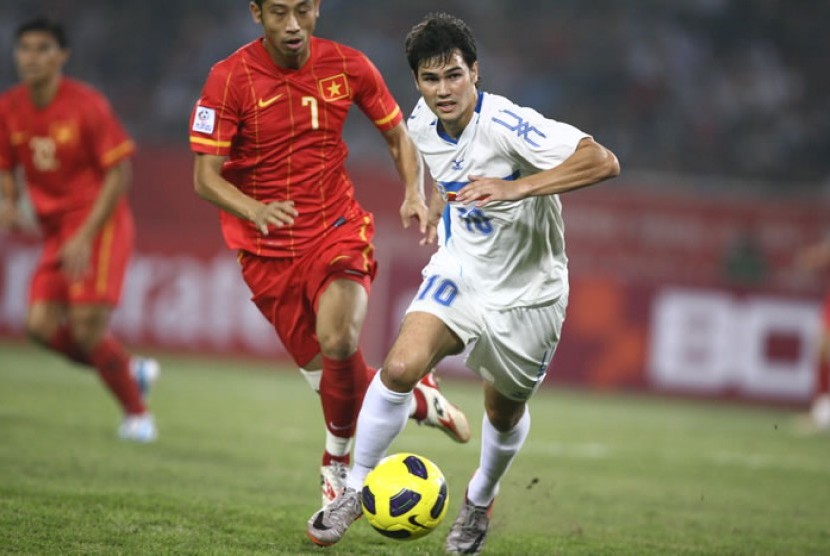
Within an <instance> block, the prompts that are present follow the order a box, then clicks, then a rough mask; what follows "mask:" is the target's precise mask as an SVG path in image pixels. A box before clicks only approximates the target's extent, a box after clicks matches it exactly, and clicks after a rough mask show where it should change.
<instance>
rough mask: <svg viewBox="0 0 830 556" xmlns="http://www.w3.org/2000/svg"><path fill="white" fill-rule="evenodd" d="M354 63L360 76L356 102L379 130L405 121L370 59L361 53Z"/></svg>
mask: <svg viewBox="0 0 830 556" xmlns="http://www.w3.org/2000/svg"><path fill="white" fill-rule="evenodd" d="M354 61H355V64H356V65H357V74H358V76H359V79H358V90H357V92H356V93H355V102H356V103H357V105H358V106H359V107H360V109H361V110H363V113H364V114H366V116H367V117H368V118H369V119H370V120H372V122H373V123H374V124H375V127H377V128H378V130H380V131H386V130H389V129H392V128H393V127H395V126H396V125H398V124H399V123H400V122H401V120H403V114H402V113H401V109H400V107H399V106H398V103H397V102H396V101H395V98H394V97H393V96H392V93H391V92H389V88H388V87H387V86H386V82H385V81H384V80H383V77H382V76H381V75H380V72H379V71H378V69H377V68H376V67H375V65H374V64H373V63H372V62H371V60H369V58H367V57H366V56H365V55H364V54H362V53H361V54H358V55H357V56H356V58H355V59H354Z"/></svg>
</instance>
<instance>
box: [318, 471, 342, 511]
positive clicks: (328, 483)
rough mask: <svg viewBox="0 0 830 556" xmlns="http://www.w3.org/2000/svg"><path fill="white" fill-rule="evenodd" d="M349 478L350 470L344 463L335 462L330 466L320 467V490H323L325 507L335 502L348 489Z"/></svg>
mask: <svg viewBox="0 0 830 556" xmlns="http://www.w3.org/2000/svg"><path fill="white" fill-rule="evenodd" d="M348 477H349V468H348V467H347V466H346V464H344V463H340V462H339V461H333V462H331V463H330V464H329V465H323V466H321V467H320V489H321V490H322V500H323V506H326V505H327V504H329V503H330V502H333V501H334V499H335V498H337V497H338V496H340V493H341V492H343V489H344V488H346V479H347V478H348Z"/></svg>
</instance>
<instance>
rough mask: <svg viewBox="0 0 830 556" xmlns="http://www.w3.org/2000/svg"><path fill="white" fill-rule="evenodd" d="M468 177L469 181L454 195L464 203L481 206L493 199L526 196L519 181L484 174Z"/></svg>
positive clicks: (509, 199) (503, 199) (512, 198)
mask: <svg viewBox="0 0 830 556" xmlns="http://www.w3.org/2000/svg"><path fill="white" fill-rule="evenodd" d="M468 177H469V178H470V183H468V184H467V185H465V186H464V187H462V188H461V189H460V190H459V191H458V193H456V195H455V200H456V201H458V202H460V203H463V204H465V205H469V204H470V203H472V202H475V206H477V207H483V206H485V205H487V204H489V203H492V202H495V201H518V200H520V199H524V198H525V197H527V193H526V192H525V190H524V188H523V187H522V186H521V184H519V182H515V181H507V180H501V179H498V178H487V177H484V176H468Z"/></svg>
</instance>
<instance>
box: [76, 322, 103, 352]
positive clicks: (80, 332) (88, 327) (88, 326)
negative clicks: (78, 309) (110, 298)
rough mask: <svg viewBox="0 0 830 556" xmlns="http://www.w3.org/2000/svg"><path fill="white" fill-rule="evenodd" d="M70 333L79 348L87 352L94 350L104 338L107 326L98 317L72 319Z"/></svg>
mask: <svg viewBox="0 0 830 556" xmlns="http://www.w3.org/2000/svg"><path fill="white" fill-rule="evenodd" d="M69 332H70V334H72V339H73V340H75V343H76V344H78V346H79V347H80V348H81V349H83V350H85V351H88V350H91V349H92V348H94V347H95V346H96V345H97V344H98V343H99V342H100V341H101V339H102V338H103V337H104V334H105V333H106V325H105V324H103V323H102V322H101V319H99V318H97V317H96V316H89V317H86V318H77V317H76V318H70V320H69Z"/></svg>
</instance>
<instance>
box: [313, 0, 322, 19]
mask: <svg viewBox="0 0 830 556" xmlns="http://www.w3.org/2000/svg"><path fill="white" fill-rule="evenodd" d="M322 3H323V0H314V17H320V4H322Z"/></svg>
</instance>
